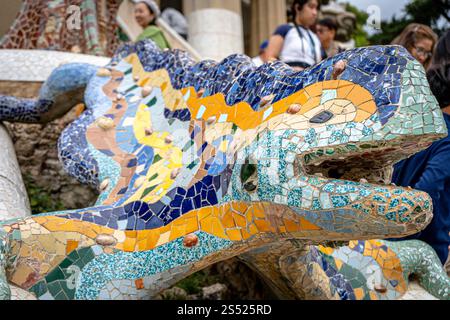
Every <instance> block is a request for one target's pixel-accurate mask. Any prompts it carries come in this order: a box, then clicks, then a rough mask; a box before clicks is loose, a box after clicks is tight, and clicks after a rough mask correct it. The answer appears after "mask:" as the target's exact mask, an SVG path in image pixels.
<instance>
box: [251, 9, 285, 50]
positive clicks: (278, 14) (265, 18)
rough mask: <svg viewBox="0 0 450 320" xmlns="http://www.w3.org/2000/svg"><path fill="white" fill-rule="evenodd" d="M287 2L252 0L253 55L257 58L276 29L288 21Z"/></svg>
mask: <svg viewBox="0 0 450 320" xmlns="http://www.w3.org/2000/svg"><path fill="white" fill-rule="evenodd" d="M286 12H287V7H286V0H251V20H252V21H251V35H252V37H251V40H250V41H251V46H250V50H251V55H252V56H256V55H258V52H259V46H260V44H261V43H262V42H263V41H264V40H268V39H269V38H270V36H271V35H272V34H273V32H274V31H275V29H276V28H277V27H278V26H279V25H281V24H284V23H286V21H287V16H286Z"/></svg>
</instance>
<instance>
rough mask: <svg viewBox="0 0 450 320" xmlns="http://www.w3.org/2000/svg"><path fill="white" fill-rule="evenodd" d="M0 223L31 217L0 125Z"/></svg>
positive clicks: (17, 171) (14, 161) (13, 156)
mask: <svg viewBox="0 0 450 320" xmlns="http://www.w3.org/2000/svg"><path fill="white" fill-rule="evenodd" d="M0 146H1V148H2V150H1V152H0V221H4V220H9V219H14V218H19V217H26V216H29V215H31V209H30V204H29V201H28V196H27V192H26V190H25V186H24V184H23V181H22V174H21V172H20V168H19V164H18V163H17V159H16V153H15V151H14V146H13V144H12V142H11V139H10V137H9V135H8V132H7V131H6V129H5V127H4V126H3V125H2V124H1V123H0Z"/></svg>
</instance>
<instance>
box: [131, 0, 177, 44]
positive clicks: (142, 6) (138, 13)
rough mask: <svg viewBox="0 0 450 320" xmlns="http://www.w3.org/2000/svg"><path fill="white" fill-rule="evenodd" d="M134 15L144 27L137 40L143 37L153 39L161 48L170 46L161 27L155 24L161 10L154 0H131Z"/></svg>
mask: <svg viewBox="0 0 450 320" xmlns="http://www.w3.org/2000/svg"><path fill="white" fill-rule="evenodd" d="M133 2H134V3H135V5H134V16H135V18H136V21H137V23H138V24H139V25H140V26H141V27H142V28H143V29H144V31H143V32H142V33H141V34H140V35H139V37H138V38H137V41H141V40H144V39H150V40H153V41H154V42H155V43H156V45H157V46H158V47H160V48H161V49H166V48H170V45H169V43H168V42H167V39H166V37H165V36H164V34H163V32H162V31H161V29H159V28H158V27H157V26H156V20H157V19H158V17H159V15H160V13H161V11H160V10H159V7H158V5H157V4H156V2H155V1H154V0H133Z"/></svg>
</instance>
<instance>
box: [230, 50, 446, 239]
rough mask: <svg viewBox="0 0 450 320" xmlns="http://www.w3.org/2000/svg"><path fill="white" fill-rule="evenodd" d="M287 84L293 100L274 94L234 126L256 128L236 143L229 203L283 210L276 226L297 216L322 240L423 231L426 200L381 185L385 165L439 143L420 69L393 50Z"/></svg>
mask: <svg viewBox="0 0 450 320" xmlns="http://www.w3.org/2000/svg"><path fill="white" fill-rule="evenodd" d="M294 78H295V79H294V80H293V81H292V82H293V83H295V82H296V81H298V82H299V83H301V86H302V88H301V89H300V90H295V89H291V88H289V87H288V88H287V89H286V91H288V92H289V93H286V92H284V93H281V92H280V90H273V92H274V94H273V95H271V96H270V95H268V96H266V97H265V98H263V99H261V101H264V99H267V100H269V101H270V102H269V103H266V104H265V105H264V106H261V107H259V109H257V110H259V113H257V112H255V113H253V114H249V115H248V116H246V115H243V116H242V119H241V122H242V123H244V122H250V123H251V122H252V121H253V122H259V121H260V122H261V123H262V124H259V125H257V126H255V127H254V128H251V130H240V129H238V130H237V132H236V133H235V137H234V139H235V140H234V144H233V146H234V147H235V148H236V149H237V150H238V151H237V157H236V163H237V165H236V166H235V168H234V171H233V176H232V188H231V190H230V197H231V198H233V199H239V200H240V201H253V202H258V201H260V202H265V203H271V204H273V205H274V206H278V205H280V206H284V207H285V210H284V211H283V215H285V217H287V216H295V215H301V216H302V217H304V218H306V220H307V221H308V222H311V223H313V224H315V225H316V226H318V227H320V228H321V231H320V234H317V237H318V238H322V237H323V239H333V238H338V239H347V240H348V239H350V237H354V238H358V239H365V238H367V237H369V238H370V237H372V238H373V237H386V236H387V235H391V236H393V237H395V236H401V235H406V234H411V233H416V232H417V231H419V230H422V229H423V228H425V226H426V225H427V224H428V223H429V222H430V220H431V217H432V202H431V199H430V198H429V197H428V196H427V195H426V194H425V193H423V192H419V191H416V190H412V189H411V188H400V187H397V186H395V185H390V181H391V174H392V171H393V170H392V166H393V164H395V163H396V162H398V161H400V160H402V159H404V158H407V157H409V156H411V155H412V154H414V153H416V152H418V151H420V150H423V149H425V148H426V147H428V146H429V145H430V144H431V143H432V142H433V141H434V140H436V139H439V138H441V137H444V136H445V134H446V127H445V123H444V121H443V118H442V114H441V111H440V109H439V106H438V104H437V101H436V99H435V98H434V96H433V95H432V93H431V91H430V88H429V85H428V82H427V79H426V75H425V71H424V69H423V67H422V66H421V65H420V63H419V62H418V61H416V60H414V59H413V58H412V57H411V56H410V55H409V53H408V52H407V51H406V50H405V49H404V48H402V47H398V46H389V47H371V48H365V49H356V50H352V51H349V52H346V53H343V54H340V55H338V56H336V57H334V58H333V59H328V60H326V61H324V62H322V63H321V64H318V65H317V66H315V67H313V68H310V69H308V70H306V71H304V72H302V73H301V74H298V75H296V76H294ZM300 81H301V82H300ZM292 82H291V83H292ZM290 92H292V93H290ZM275 94H276V95H275ZM272 101H274V102H272ZM261 104H262V103H261ZM261 104H260V105H261ZM258 117H259V118H258ZM255 118H256V119H255ZM261 120H262V121H261ZM315 237H316V236H314V237H313V238H315Z"/></svg>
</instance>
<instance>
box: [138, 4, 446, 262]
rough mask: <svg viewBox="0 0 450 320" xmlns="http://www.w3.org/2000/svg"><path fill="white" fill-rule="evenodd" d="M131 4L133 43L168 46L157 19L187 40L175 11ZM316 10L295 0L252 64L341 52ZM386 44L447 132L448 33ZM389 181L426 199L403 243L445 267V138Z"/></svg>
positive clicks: (421, 28)
mask: <svg viewBox="0 0 450 320" xmlns="http://www.w3.org/2000/svg"><path fill="white" fill-rule="evenodd" d="M134 2H135V17H136V20H137V22H138V23H139V24H140V25H141V27H142V28H143V29H144V31H143V33H142V34H141V35H140V36H139V38H138V40H142V39H152V40H153V41H155V42H156V44H157V45H158V46H159V47H160V48H161V49H165V48H170V45H169V43H168V42H167V40H166V38H165V37H164V34H163V32H162V31H161V30H160V29H159V28H158V27H157V26H156V24H155V21H156V19H158V18H159V17H162V18H163V19H165V20H166V21H167V22H168V23H169V25H171V27H172V28H174V29H175V30H176V31H177V32H179V33H180V34H181V35H182V36H183V37H184V38H186V37H187V35H186V34H187V22H186V19H185V18H184V17H183V15H182V14H181V13H179V12H177V11H176V10H173V9H170V11H168V12H166V13H163V14H162V15H161V13H160V9H159V7H158V5H157V4H156V2H155V1H153V0H134ZM319 10H320V1H319V0H295V1H294V2H293V4H292V8H291V11H290V12H291V15H292V16H291V17H290V18H291V19H290V20H291V21H292V22H291V23H288V24H284V25H281V26H279V27H278V28H277V29H276V30H275V31H274V32H273V34H272V35H271V36H270V38H269V39H267V40H266V41H264V42H263V43H262V44H261V46H260V50H259V55H258V56H257V57H255V58H253V63H254V64H255V65H256V66H260V65H262V64H264V63H267V62H270V61H274V60H280V61H282V62H284V63H286V64H288V65H289V66H291V67H292V68H294V69H295V70H298V71H301V70H303V69H306V68H308V67H311V66H312V65H314V64H317V63H319V62H320V61H322V60H323V59H326V58H329V57H332V56H334V55H336V54H338V53H340V52H342V51H343V49H342V48H341V47H340V46H339V45H338V43H337V42H336V41H335V36H336V32H337V29H338V27H337V24H336V22H335V21H334V20H333V19H331V18H326V19H322V20H319V21H317V20H318V14H319ZM392 44H395V45H400V46H403V47H405V48H406V49H407V50H408V51H409V52H410V54H411V55H412V56H413V57H414V58H416V59H417V60H418V61H419V62H420V63H421V64H422V65H423V67H424V68H425V70H426V71H427V78H428V82H429V83H430V87H431V90H432V92H433V94H434V96H435V97H436V99H437V103H438V104H439V106H440V108H441V109H442V111H443V114H444V119H445V122H446V124H447V128H450V31H447V32H446V33H445V34H444V35H443V37H442V38H441V39H440V40H439V39H438V37H437V35H436V34H435V33H434V32H433V30H432V29H431V28H430V27H428V26H426V25H422V24H417V23H413V24H410V25H409V26H407V27H406V28H405V29H404V31H403V32H402V33H401V34H400V35H398V37H396V38H395V39H394V40H393V42H392ZM393 182H394V183H395V184H397V185H399V186H404V187H413V188H415V189H418V190H422V191H425V192H427V193H428V194H430V195H431V197H432V199H433V206H434V218H433V221H432V222H431V224H430V225H429V226H428V227H427V228H426V229H425V230H424V231H422V232H420V233H418V234H416V235H414V236H412V237H409V238H408V239H420V240H422V241H425V242H427V243H428V244H430V245H431V246H432V247H433V248H434V249H435V251H436V253H437V255H438V256H439V258H440V260H441V262H442V263H443V264H445V262H446V260H447V258H448V254H449V246H450V138H449V137H447V138H445V139H443V140H440V141H437V142H435V143H433V145H432V146H431V147H429V148H428V149H427V150H424V151H422V152H420V153H418V154H416V155H414V156H412V157H411V158H409V159H406V160H404V161H402V162H400V163H399V164H397V165H396V166H395V171H394V176H393ZM401 240H404V239H401Z"/></svg>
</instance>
